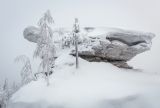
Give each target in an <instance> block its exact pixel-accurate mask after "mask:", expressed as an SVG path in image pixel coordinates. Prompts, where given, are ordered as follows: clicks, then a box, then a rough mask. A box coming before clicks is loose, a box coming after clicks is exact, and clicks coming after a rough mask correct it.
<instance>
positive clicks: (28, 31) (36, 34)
mask: <svg viewBox="0 0 160 108" xmlns="http://www.w3.org/2000/svg"><path fill="white" fill-rule="evenodd" d="M23 36H24V38H25V39H27V40H28V41H30V42H34V43H37V42H38V39H39V38H40V29H39V28H38V27H34V26H29V27H27V28H25V29H24V32H23Z"/></svg>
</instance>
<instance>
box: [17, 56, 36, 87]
mask: <svg viewBox="0 0 160 108" xmlns="http://www.w3.org/2000/svg"><path fill="white" fill-rule="evenodd" d="M15 61H16V62H22V63H23V67H22V69H21V74H20V75H21V80H22V81H21V84H22V85H25V84H28V83H29V82H31V81H32V80H34V75H33V72H32V67H31V63H30V60H29V58H28V57H27V56H25V55H21V56H18V57H17V58H16V59H15Z"/></svg>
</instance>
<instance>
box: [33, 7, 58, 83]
mask: <svg viewBox="0 0 160 108" xmlns="http://www.w3.org/2000/svg"><path fill="white" fill-rule="evenodd" d="M53 23H54V20H53V18H52V16H51V14H50V11H49V10H48V11H47V12H46V13H45V14H44V16H43V17H42V18H41V19H40V20H39V22H38V26H39V27H40V36H41V37H40V38H39V40H38V43H37V48H36V50H35V52H34V57H40V58H41V59H42V61H41V63H40V68H42V72H47V75H46V81H47V85H49V72H50V71H51V69H52V67H53V65H54V57H55V46H54V44H53V40H52V37H53V31H52V29H51V27H50V25H51V24H53ZM39 70H40V69H39Z"/></svg>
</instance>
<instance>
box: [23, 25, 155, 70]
mask: <svg viewBox="0 0 160 108" xmlns="http://www.w3.org/2000/svg"><path fill="white" fill-rule="evenodd" d="M69 32H71V30H70V31H69ZM39 34H40V30H39V29H38V28H36V27H32V26H31V27H28V28H26V29H25V30H24V38H25V39H27V40H29V41H31V42H35V43H37V41H38V39H39V38H40V37H41V36H40V35H39ZM79 36H81V41H82V39H83V41H84V42H80V43H79V52H78V53H79V56H80V57H82V58H84V59H86V60H88V61H95V62H101V61H103V62H110V63H112V64H113V65H115V66H118V67H121V68H132V67H130V66H128V64H127V63H126V62H127V61H129V60H131V59H132V58H133V57H135V56H136V55H137V54H140V53H143V52H145V51H147V50H150V48H151V45H152V39H153V37H154V36H155V35H154V34H153V33H144V32H137V31H130V30H122V29H113V28H112V29H108V28H93V27H92V29H91V30H90V29H89V28H88V29H87V30H86V29H85V28H84V29H81V33H80V35H79ZM70 37H72V36H70ZM71 55H75V51H74V49H73V50H72V52H71Z"/></svg>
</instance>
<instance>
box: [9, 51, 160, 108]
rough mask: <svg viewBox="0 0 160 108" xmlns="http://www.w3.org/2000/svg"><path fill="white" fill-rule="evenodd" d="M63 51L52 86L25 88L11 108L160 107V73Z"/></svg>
mask: <svg viewBox="0 0 160 108" xmlns="http://www.w3.org/2000/svg"><path fill="white" fill-rule="evenodd" d="M79 63H80V67H79V69H77V70H76V69H75V58H74V57H73V56H70V55H69V54H68V51H65V52H63V53H62V54H61V55H60V56H59V58H57V60H56V67H55V71H54V73H53V74H52V75H51V76H50V86H46V82H45V81H44V79H42V78H40V79H39V80H38V81H33V82H31V83H29V84H28V85H26V86H24V87H22V88H21V89H20V90H19V91H18V92H17V93H15V94H14V95H13V96H12V98H11V100H10V102H11V103H10V107H9V108H160V103H159V100H160V76H159V75H155V74H151V73H146V72H144V71H140V70H127V69H120V68H117V67H115V66H113V65H111V64H109V63H104V62H88V61H85V60H83V59H79Z"/></svg>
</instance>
